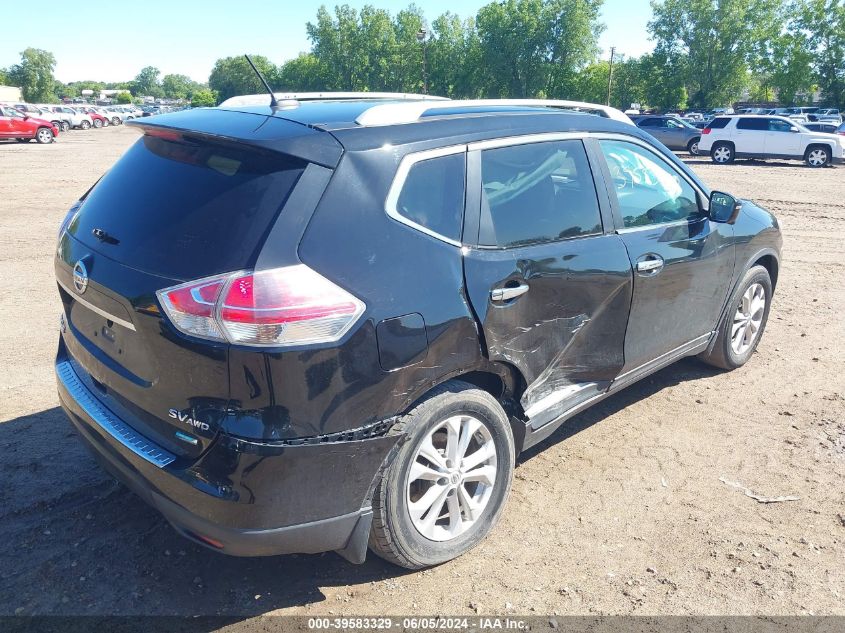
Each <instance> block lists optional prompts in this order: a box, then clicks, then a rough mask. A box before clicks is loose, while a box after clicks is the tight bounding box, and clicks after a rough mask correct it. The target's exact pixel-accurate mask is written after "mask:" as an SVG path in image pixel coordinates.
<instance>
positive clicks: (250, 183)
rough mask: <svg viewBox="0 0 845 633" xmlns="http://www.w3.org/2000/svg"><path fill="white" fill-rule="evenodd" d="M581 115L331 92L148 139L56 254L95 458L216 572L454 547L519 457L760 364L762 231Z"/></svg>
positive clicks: (548, 108)
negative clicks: (694, 378)
mask: <svg viewBox="0 0 845 633" xmlns="http://www.w3.org/2000/svg"><path fill="white" fill-rule="evenodd" d="M583 110H584V109H583V108H582V111H581V112H573V111H566V110H561V109H560V108H558V107H556V104H554V103H552V102H549V103H548V104H543V103H538V102H525V103H519V102H497V101H479V102H449V101H441V102H433V101H398V100H396V101H390V100H382V101H376V100H362V99H358V100H345V101H344V100H340V99H338V100H333V101H332V100H327V101H320V102H306V101H302V102H289V101H288V102H283V105H282V107H269V106H246V105H242V106H238V105H234V106H231V107H221V108H212V109H200V110H194V111H187V112H181V113H176V114H171V115H166V116H162V117H150V118H147V119H143V120H137V121H134V122H132V123H131V124H132V125H134V126H135V127H136V128H137V129H138V130H139V132H140V133H141V135H140V138H139V139H138V141H137V142H136V143H135V144H134V145H133V146H132V147H131V148H130V149H129V150H128V151H127V153H126V154H125V155H124V156H123V157H122V158H121V159H120V160H119V161H118V162H117V164H115V165H114V167H113V168H112V169H111V170H110V171H109V172H108V173H107V174H106V175H105V176H104V177H103V178H102V179H101V180H100V181H99V182H98V183H97V184H96V185H95V186H94V187H93V188H92V189H91V190H90V191H89V192H88V193H87V194H86V195H85V196H83V198H82V200H80V201H79V202H78V203H77V204H75V205H74V206H73V208H71V209H70V211H69V212H68V215H67V217H66V218H65V221H64V223H63V225H62V227H61V231H60V237H59V242H58V249H57V253H56V258H55V271H56V278H57V281H58V291H59V293H60V295H61V299H62V303H63V314H62V320H61V337H60V340H59V351H58V356H57V360H56V373H57V377H58V385H59V394H60V398H61V402H62V405H63V406H64V408H65V410H66V411H67V413H68V415H69V417H70V419H71V421H72V423H73V425H74V426H75V428H76V429H77V431H78V433H79V435H80V436H81V438H82V440H83V441H84V442H85V443H86V444H87V445H88V446H89V447H90V448H91V449H92V451H93V453H94V454H95V455H96V456H97V458H98V459H99V460H100V461H101V462H102V464H103V465H104V466H105V468H107V469H108V470H109V471H111V472H112V473H113V474H114V475H115V476H116V477H117V478H118V479H120V480H121V481H123V482H124V483H125V484H126V485H127V486H128V487H129V488H131V489H132V490H133V491H135V492H136V493H137V494H138V495H140V496H141V497H142V498H144V499H145V500H146V501H147V502H149V503H150V504H152V505H153V506H154V507H156V508H157V509H158V510H159V511H160V512H161V513H162V514H163V515H164V516H165V517H166V518H167V519H168V521H170V522H171V523H172V524H173V526H174V527H175V528H176V529H177V530H178V531H179V532H181V533H182V534H183V535H185V536H187V537H188V538H190V539H192V540H194V541H196V542H198V543H201V544H203V545H205V546H207V547H210V548H213V549H215V550H218V551H220V552H223V553H228V554H234V555H244V556H255V555H270V554H279V553H286V552H304V553H308V552H321V551H329V550H336V551H338V552H339V553H340V554H342V555H343V556H345V557H346V558H347V559H349V560H351V561H353V562H361V561H363V559H364V557H365V555H366V551H367V548H368V546H369V548H370V549H372V550H373V551H374V552H375V553H376V554H378V555H379V556H382V557H384V558H386V559H387V560H389V561H392V562H394V563H396V564H398V565H402V566H405V567H408V568H421V567H424V566H428V565H434V564H437V563H441V562H443V561H446V560H449V559H451V558H453V557H455V556H458V555H460V554H462V553H463V552H465V551H467V550H468V549H470V548H471V547H473V546H474V545H476V544H477V543H478V542H479V541H480V540H481V539H482V538H483V537H484V536H485V535H486V534H487V533H488V532H489V530H490V529H491V527H492V526H493V525H494V524H495V523H496V520H497V519H498V517H499V515H500V513H501V511H502V508H503V506H504V504H505V500H506V499H507V496H508V491H509V489H510V486H511V479H512V474H513V470H514V460H515V458H516V456H517V455H518V454H519V453H520V451H523V450H525V449H526V448H528V447H530V446H532V445H535V444H536V443H537V442H539V441H540V440H542V439H544V438H546V437H548V436H549V435H550V434H551V433H552V432H553V431H554V430H555V429H556V428H558V427H559V426H560V425H561V424H562V423H564V422H565V421H566V420H567V419H568V418H570V417H572V416H573V415H575V414H577V413H578V412H579V411H582V410H583V409H585V408H586V407H589V406H590V405H592V404H595V403H596V402H598V401H600V400H601V399H603V398H606V397H608V396H609V395H611V394H613V393H615V392H618V391H619V390H620V389H623V388H624V387H626V386H627V385H630V384H632V383H633V382H634V381H636V380H639V379H641V378H643V377H644V376H647V375H649V374H651V373H653V372H655V371H657V370H658V369H660V368H662V367H665V366H666V365H669V364H670V363H672V362H674V361H676V360H678V359H680V358H682V357H685V356H690V355H698V356H699V357H700V358H702V359H703V360H704V361H705V362H708V363H711V364H713V365H717V366H719V367H722V368H725V369H733V368H736V367H739V366H741V365H743V364H744V363H745V362H746V361H747V360H748V359H749V357H750V356H751V354H752V353H753V352H754V350H755V348H756V346H757V343H758V342H759V340H760V337H761V335H762V332H763V329H764V327H765V325H766V319H767V316H768V313H769V308H770V306H771V302H772V295H773V291H774V288H775V284H776V282H777V277H778V268H779V260H780V248H781V233H780V230H779V228H778V223H777V221H776V220H775V218H774V217H773V216H772V215H771V214H770V213H768V212H767V211H764V210H763V209H761V208H759V207H757V206H755V205H754V204H752V203H750V202H748V201H740V200H736V199H734V198H733V197H731V196H729V195H727V194H724V193H719V192H710V191H709V189H708V188H707V186H706V185H705V184H704V183H703V182H701V180H699V178H697V177H696V175H695V174H694V173H692V172H691V171H690V170H689V169H688V168H687V167H686V166H684V164H682V163H681V162H680V161H678V160H677V159H676V158H675V156H674V155H673V154H672V153H671V152H669V151H668V150H667V149H666V148H665V147H663V146H662V145H660V144H659V143H658V142H656V141H655V140H654V139H653V138H652V137H651V136H649V135H648V134H646V133H645V132H642V131H640V130H639V129H638V128H636V127H635V126H633V125H631V124H630V122H625V120H624V115H621V113H618V111H613V110H609V109H601V108H598V107H597V108H596V109H594V110H592V112H593V114H590V113H585V112H584V111H583ZM587 110H588V111H589V109H587ZM595 112H598V114H600V115H603V116H596V115H595Z"/></svg>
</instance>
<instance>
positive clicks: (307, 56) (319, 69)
mask: <svg viewBox="0 0 845 633" xmlns="http://www.w3.org/2000/svg"><path fill="white" fill-rule="evenodd" d="M326 83H327V82H326V69H325V67H324V66H323V63H322V62H321V61H320V60H319V59H318V58H317V56H316V55H314V54H313V53H302V54H301V55H299V56H298V57H294V58H293V59H290V60H288V61H286V62H285V63H284V64H283V65H282V66H281V67H280V68H279V86H280V87H281V89H282V90H284V91H286V92H312V91H313V92H319V91H322V90H325V89H326Z"/></svg>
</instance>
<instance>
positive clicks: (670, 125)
mask: <svg viewBox="0 0 845 633" xmlns="http://www.w3.org/2000/svg"><path fill="white" fill-rule="evenodd" d="M631 120H632V121H633V122H634V125H636V126H637V127H638V128H641V129H643V130H645V131H646V132H648V133H649V134H651V135H652V136H653V137H654V138H656V139H657V140H658V141H660V142H661V143H663V144H664V145H665V146H666V147H668V148H669V149H671V150H675V151H682V152H683V151H686V152H689V153H690V154H693V155H696V154H698V141H699V140H700V139H701V130H700V129H698V128H697V127H695V126H694V125H690V124H689V123H687V122H686V121H683V120H682V119H680V118H678V117H676V116H669V115H665V114H664V115H658V114H644V115H640V116H636V115H634V116H632V117H631Z"/></svg>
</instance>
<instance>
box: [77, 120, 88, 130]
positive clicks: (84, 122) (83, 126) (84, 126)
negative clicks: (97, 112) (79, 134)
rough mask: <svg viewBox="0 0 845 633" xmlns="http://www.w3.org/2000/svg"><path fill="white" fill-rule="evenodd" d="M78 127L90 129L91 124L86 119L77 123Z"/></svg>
mask: <svg viewBox="0 0 845 633" xmlns="http://www.w3.org/2000/svg"><path fill="white" fill-rule="evenodd" d="M79 127H81V128H82V129H83V130H90V129H91V124H90V123H89V122H88V120H85V121H83V122H82V123H80V124H79Z"/></svg>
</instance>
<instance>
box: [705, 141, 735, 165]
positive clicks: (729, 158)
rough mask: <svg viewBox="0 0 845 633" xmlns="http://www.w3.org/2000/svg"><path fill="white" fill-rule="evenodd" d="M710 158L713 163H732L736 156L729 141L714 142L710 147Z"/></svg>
mask: <svg viewBox="0 0 845 633" xmlns="http://www.w3.org/2000/svg"><path fill="white" fill-rule="evenodd" d="M710 158H711V159H712V160H713V162H714V163H718V164H719V165H727V164H729V163H732V162H734V158H736V152H734V146H733V145H731V144H730V143H715V144H714V145H713V147H712V148H711V149H710Z"/></svg>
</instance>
